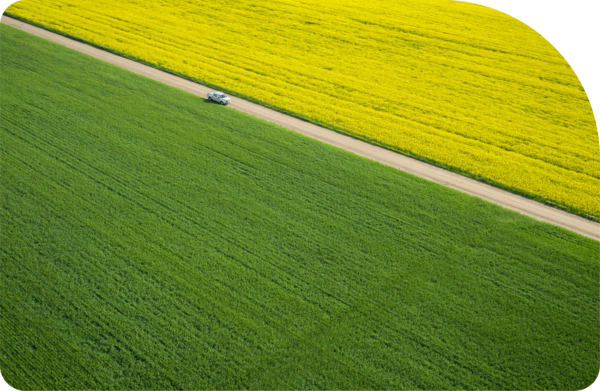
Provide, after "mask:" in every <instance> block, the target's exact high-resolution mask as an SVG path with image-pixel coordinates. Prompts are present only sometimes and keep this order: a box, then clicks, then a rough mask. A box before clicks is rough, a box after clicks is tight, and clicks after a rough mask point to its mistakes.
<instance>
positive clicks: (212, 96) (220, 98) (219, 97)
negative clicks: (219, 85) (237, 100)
mask: <svg viewBox="0 0 600 391" xmlns="http://www.w3.org/2000/svg"><path fill="white" fill-rule="evenodd" d="M208 100H211V101H213V102H217V103H220V104H222V105H228V104H229V103H231V98H229V97H228V96H227V95H225V94H224V93H222V92H221V91H213V92H209V93H208Z"/></svg>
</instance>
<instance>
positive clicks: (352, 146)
mask: <svg viewBox="0 0 600 391" xmlns="http://www.w3.org/2000/svg"><path fill="white" fill-rule="evenodd" d="M2 23H4V24H7V25H9V26H12V27H15V28H18V29H20V30H23V31H26V32H28V33H31V34H33V35H36V36H38V37H41V38H44V39H47V40H50V41H52V42H55V43H58V44H61V45H63V46H66V47H68V48H70V49H74V50H77V51H79V52H81V53H85V54H88V55H90V56H92V57H94V58H97V59H100V60H103V61H106V62H109V63H111V64H114V65H117V66H119V67H122V68H125V69H127V70H129V71H132V72H134V73H137V74H140V75H142V76H146V77H149V78H151V79H154V80H157V81H160V82H162V83H165V84H169V85H170V86H172V87H176V88H179V89H181V90H184V91H187V92H189V93H192V94H194V95H198V96H201V97H205V96H206V93H208V92H210V91H211V89H210V88H208V87H206V86H202V85H200V84H197V83H194V82H191V81H189V80H186V79H183V78H180V77H177V76H174V75H172V74H169V73H167V72H163V71H160V70H158V69H155V68H152V67H149V66H147V65H143V64H140V63H137V62H135V61H132V60H128V59H126V58H123V57H120V56H117V55H115V54H112V53H109V52H106V51H103V50H100V49H97V48H94V47H92V46H89V45H86V44H83V43H81V42H78V41H75V40H72V39H70V38H66V37H64V36H62V35H59V34H55V33H52V32H50V31H47V30H44V29H41V28H38V27H35V26H32V25H30V24H27V23H23V22H20V21H17V20H15V19H12V18H9V17H7V16H2ZM230 107H231V108H233V109H235V110H238V111H243V112H245V113H247V114H250V115H253V116H255V117H258V118H260V119H263V120H266V121H268V122H272V123H275V124H277V125H280V126H283V127H285V128H288V129H290V130H293V131H295V132H298V133H302V134H304V135H306V136H308V137H311V138H314V139H316V140H319V141H322V142H325V143H327V144H330V145H333V146H335V147H338V148H342V149H345V150H347V151H350V152H353V153H355V154H357V155H360V156H362V157H366V158H368V159H371V160H374V161H377V162H379V163H382V164H385V165H388V166H391V167H394V168H397V169H399V170H402V171H405V172H407V173H409V174H412V175H416V176H419V177H421V178H424V179H426V180H429V181H432V182H436V183H438V184H441V185H444V186H448V187H451V188H454V189H456V190H459V191H461V192H464V193H467V194H470V195H473V196H476V197H479V198H483V199H485V200H487V201H490V202H493V203H495V204H498V205H500V206H503V207H505V208H508V209H512V210H514V211H517V212H519V213H522V214H525V215H528V216H530V217H533V218H535V219H537V220H541V221H544V222H547V223H550V224H554V225H557V226H560V227H563V228H566V229H568V230H571V231H574V232H577V233H579V234H581V235H584V236H587V237H589V238H592V239H595V240H600V224H598V223H596V222H593V221H590V220H587V219H584V218H583V217H579V216H576V215H573V214H571V213H568V212H565V211H561V210H558V209H555V208H552V207H550V206H547V205H544V204H541V203H539V202H536V201H533V200H530V199H527V198H524V197H521V196H519V195H516V194H513V193H510V192H508V191H505V190H502V189H499V188H496V187H493V186H490V185H487V184H485V183H482V182H478V181H476V180H474V179H470V178H467V177H464V176H462V175H459V174H456V173H453V172H450V171H447V170H444V169H442V168H439V167H436V166H432V165H430V164H427V163H424V162H421V161H419V160H416V159H413V158H410V157H408V156H405V155H401V154H399V153H396V152H393V151H390V150H388V149H385V148H382V147H379V146H376V145H373V144H369V143H366V142H364V141H361V140H358V139H355V138H352V137H350V136H346V135H343V134H340V133H337V132H334V131H332V130H329V129H326V128H323V127H320V126H318V125H315V124H312V123H309V122H306V121H303V120H300V119H298V118H295V117H292V116H289V115H287V114H283V113H281V112H278V111H275V110H272V109H269V108H266V107H263V106H260V105H258V104H255V103H252V102H249V101H246V100H243V99H240V98H236V97H232V99H231V104H230Z"/></svg>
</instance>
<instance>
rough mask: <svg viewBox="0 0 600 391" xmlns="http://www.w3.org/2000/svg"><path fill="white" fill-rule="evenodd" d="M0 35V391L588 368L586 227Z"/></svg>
mask: <svg viewBox="0 0 600 391" xmlns="http://www.w3.org/2000/svg"><path fill="white" fill-rule="evenodd" d="M0 29H1V30H0V32H1V34H2V40H1V41H0V43H1V47H0V50H1V51H2V57H1V61H2V63H1V69H2V72H1V73H0V76H1V78H2V79H1V80H0V82H1V85H2V94H1V95H0V99H1V101H0V103H1V108H2V110H1V112H0V114H1V118H0V119H1V122H0V124H1V132H0V135H1V145H2V152H1V156H0V160H1V162H2V176H1V185H0V189H1V190H0V191H1V193H2V196H1V200H2V201H1V208H0V211H1V216H0V218H1V220H0V221H1V229H2V231H1V235H0V251H1V253H0V266H1V270H2V273H1V274H0V287H1V288H0V289H1V291H0V297H2V299H1V300H0V330H1V338H0V369H1V371H2V375H3V376H4V378H5V379H6V380H7V381H8V382H9V384H11V385H12V386H14V387H15V388H18V389H240V388H250V389H308V388H316V389H332V388H335V389H374V388H376V389H384V388H385V389H388V388H394V389H416V388H419V389H440V388H442V389H467V388H468V389H475V388H477V389H582V388H585V387H586V386H587V385H589V384H591V382H592V381H593V380H594V379H595V377H596V376H597V374H598V359H599V352H598V349H597V348H598V343H599V342H600V336H599V333H598V304H599V300H598V287H599V283H598V281H599V272H598V270H599V256H598V255H599V248H598V243H597V242H595V241H593V240H591V239H588V238H585V237H582V236H579V235H577V234H574V233H572V232H569V231H566V230H564V229H561V228H557V227H554V226H551V225H548V224H544V223H540V222H537V221H535V220H533V219H530V218H528V217H525V216H522V215H519V214H517V213H515V212H512V211H509V210H506V209H502V208H500V207H498V206H496V205H493V204H490V203H487V202H485V201H482V200H480V199H477V198H474V197H470V196H468V195H465V194H463V193H459V192H456V191H453V190H451V189H448V188H445V187H443V186H439V185H436V184H434V183H431V182H427V181H425V180H422V179H420V178H417V177H414V176H411V175H408V174H406V173H403V172H400V171H397V170H394V169H392V168H390V167H386V166H383V165H381V164H378V163H375V162H372V161H369V160H367V159H363V158H360V157H357V156H355V155H352V154H350V153H347V152H345V151H343V150H339V149H336V148H334V147H331V146H328V145H325V144H322V143H319V142H317V141H314V140H312V139H309V138H306V137H304V136H301V135H299V134H296V133H293V132H291V131H289V130H286V129H283V128H280V127H277V126H275V125H273V124H270V123H267V122H264V121H262V120H259V119H256V118H254V117H251V116H248V115H246V114H243V113H240V112H236V111H234V110H231V109H229V108H226V107H222V106H219V105H216V104H211V103H208V102H206V101H205V100H203V99H200V98H198V97H196V96H194V95H191V94H187V93H184V92H182V91H179V90H176V89H174V88H171V87H169V86H165V85H162V84H160V83H158V82H155V81H152V80H150V79H146V78H143V77H141V76H138V75H135V74H132V73H129V72H127V71H125V70H122V69H119V68H117V67H115V66H112V65H110V64H106V63H103V62H100V61H98V60H95V59H93V58H91V57H87V56H85V55H83V54H80V53H77V52H74V51H71V50H69V49H66V48H64V47H61V46H59V45H56V44H53V43H50V42H47V41H44V40H41V39H39V38H36V37H33V36H31V35H28V34H26V33H23V32H21V31H18V30H15V29H12V28H10V27H7V26H5V25H1V26H0Z"/></svg>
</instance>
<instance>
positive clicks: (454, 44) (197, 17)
mask: <svg viewBox="0 0 600 391" xmlns="http://www.w3.org/2000/svg"><path fill="white" fill-rule="evenodd" d="M7 12H8V13H9V14H13V15H16V16H18V17H21V18H25V19H28V20H31V21H34V22H37V23H40V24H43V25H46V26H49V27H52V28H54V29H57V30H60V31H63V32H66V33H69V34H71V35H74V36H77V37H81V38H83V39H85V40H88V41H91V42H94V43H96V44H100V45H104V46H108V47H110V48H112V49H114V50H118V51H121V52H124V53H127V54H129V55H131V56H134V57H137V58H139V59H143V60H146V61H148V62H151V63H154V64H158V65H161V66H163V67H166V68H169V69H172V70H174V71H178V72H181V73H184V74H187V75H189V76H192V77H194V78H198V79H201V80H204V81H206V82H209V83H213V84H215V85H218V86H221V87H222V88H224V89H228V90H231V91H236V92H238V93H240V94H244V95H247V96H251V97H253V98H255V99H257V100H260V101H262V102H266V103H268V104H271V105H274V106H277V107H279V108H282V109H284V110H287V111H289V112H293V113H298V114H301V115H304V116H307V117H310V118H313V119H316V120H318V121H321V122H324V123H327V124H331V125H334V126H336V127H339V128H342V129H345V130H347V131H348V133H351V134H354V135H358V136H360V137H363V138H365V139H369V140H374V141H376V142H378V143H381V144H385V145H387V146H390V147H392V148H395V149H397V150H400V151H404V152H409V153H411V154H414V155H418V156H422V157H425V158H428V159H431V160H434V161H435V162H438V163H440V164H441V165H447V166H452V167H456V168H459V169H461V170H464V171H466V172H468V173H471V174H475V175H479V176H482V177H485V178H488V179H491V180H493V181H496V182H499V183H501V184H503V185H505V186H509V187H511V188H514V189H518V190H523V191H526V192H528V193H532V194H535V195H538V196H540V197H543V198H544V199H547V200H550V201H553V202H555V203H560V204H564V205H567V206H571V207H573V208H575V209H577V210H579V211H583V212H586V213H589V214H592V215H595V216H598V215H599V214H600V204H599V197H600V182H599V176H600V172H599V167H600V155H599V149H598V148H599V145H598V132H597V128H596V123H595V121H594V117H593V114H592V110H591V106H590V104H589V102H588V99H587V96H586V94H585V92H584V90H583V88H582V86H581V84H580V83H579V80H578V79H577V77H576V76H575V74H574V72H573V71H572V69H571V68H570V67H569V65H568V64H567V62H566V61H565V60H564V59H563V58H562V57H561V55H560V54H559V53H558V52H557V51H556V50H555V49H554V48H553V47H552V46H551V45H550V44H549V43H548V42H547V41H546V40H545V39H543V38H542V37H541V36H539V35H538V34H537V33H535V32H534V31H533V30H531V29H530V28H528V27H527V26H525V25H523V24H522V23H520V22H519V21H517V20H515V19H513V18H511V17H509V16H506V15H504V14H502V13H500V12H497V11H494V10H491V9H489V8H485V7H480V6H475V5H470V4H467V3H461V2H448V1H441V0H424V1H421V0H418V1H414V0H409V1H403V2H396V1H389V0H388V1H367V2H365V1H357V0H343V1H342V0H331V1H328V2H323V1H320V0H301V1H298V0H276V1H256V0H235V1H231V0H222V1H219V2H211V1H178V0H176V1H150V0H124V1H118V2H117V1H114V0H110V1H108V0H93V1H92V0H23V1H19V2H17V3H15V4H13V5H12V6H11V7H9V9H8V10H7Z"/></svg>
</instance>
